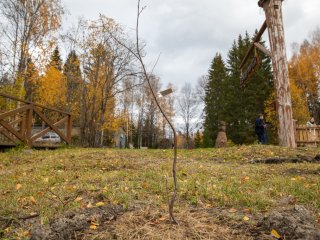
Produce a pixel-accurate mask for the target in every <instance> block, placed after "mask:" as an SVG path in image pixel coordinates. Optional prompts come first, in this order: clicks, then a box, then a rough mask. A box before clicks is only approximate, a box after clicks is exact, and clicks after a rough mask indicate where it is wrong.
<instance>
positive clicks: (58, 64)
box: [49, 47, 62, 71]
mask: <svg viewBox="0 0 320 240" xmlns="http://www.w3.org/2000/svg"><path fill="white" fill-rule="evenodd" d="M49 66H53V67H55V68H57V69H58V70H59V71H61V70H62V59H61V56H60V51H59V48H58V47H56V48H55V49H54V50H53V53H52V55H51V58H50V63H49Z"/></svg>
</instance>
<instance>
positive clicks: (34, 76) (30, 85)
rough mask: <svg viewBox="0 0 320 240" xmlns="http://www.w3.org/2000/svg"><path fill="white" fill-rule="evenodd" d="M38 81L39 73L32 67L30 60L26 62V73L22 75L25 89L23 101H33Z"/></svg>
mask: <svg viewBox="0 0 320 240" xmlns="http://www.w3.org/2000/svg"><path fill="white" fill-rule="evenodd" d="M38 79H39V72H38V70H37V68H36V66H35V65H34V63H33V61H32V59H31V58H29V59H28V60H27V67H26V72H25V74H24V88H25V99H26V100H28V101H34V100H35V98H36V96H35V91H36V88H37V82H38Z"/></svg>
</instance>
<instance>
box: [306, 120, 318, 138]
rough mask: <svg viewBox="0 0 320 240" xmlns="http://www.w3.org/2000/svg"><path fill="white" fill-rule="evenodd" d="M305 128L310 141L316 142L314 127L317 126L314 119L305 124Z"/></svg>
mask: <svg viewBox="0 0 320 240" xmlns="http://www.w3.org/2000/svg"><path fill="white" fill-rule="evenodd" d="M306 125H307V127H308V128H309V136H310V139H309V140H310V141H315V140H318V139H317V138H318V137H317V134H316V128H315V127H316V126H317V124H316V123H315V121H314V118H313V117H312V118H310V120H309V121H308V122H307V124H306Z"/></svg>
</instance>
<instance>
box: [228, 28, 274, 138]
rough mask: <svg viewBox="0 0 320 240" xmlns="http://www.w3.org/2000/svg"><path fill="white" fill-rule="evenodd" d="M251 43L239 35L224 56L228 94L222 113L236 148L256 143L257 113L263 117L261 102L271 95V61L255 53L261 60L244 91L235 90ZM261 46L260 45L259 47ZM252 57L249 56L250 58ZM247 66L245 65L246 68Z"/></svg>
mask: <svg viewBox="0 0 320 240" xmlns="http://www.w3.org/2000/svg"><path fill="white" fill-rule="evenodd" d="M251 43H252V40H251V39H250V36H249V35H248V34H246V35H245V37H244V38H243V37H242V36H241V35H239V37H238V40H237V42H234V44H233V46H232V48H231V50H230V51H229V54H228V59H227V68H228V75H229V78H228V84H227V85H228V88H227V89H228V92H227V93H226V94H225V96H226V98H227V99H226V102H227V106H226V108H225V110H226V111H227V113H228V114H226V120H225V121H226V122H227V123H228V129H227V132H228V137H229V139H231V140H232V141H233V142H234V143H236V144H246V143H253V142H254V141H255V139H256V136H255V133H254V122H255V119H256V118H257V116H258V115H259V114H260V113H264V102H265V101H267V99H268V98H269V96H270V95H271V94H272V92H273V77H272V72H271V60H270V59H269V58H267V57H266V56H265V55H264V54H263V53H261V52H255V53H254V54H258V56H259V58H260V59H261V63H260V65H259V66H258V67H257V69H256V71H255V72H254V73H253V74H252V75H251V77H250V79H249V81H248V83H247V84H246V86H245V87H244V88H240V87H239V82H240V78H241V71H240V68H239V67H240V64H241V61H242V59H243V58H244V56H245V54H246V53H247V51H248V49H249V47H250V45H251ZM261 44H263V43H261ZM251 57H253V55H252V56H251ZM249 64H250V61H249V62H248V63H247V65H246V66H245V67H244V69H246V67H247V66H248V65H249Z"/></svg>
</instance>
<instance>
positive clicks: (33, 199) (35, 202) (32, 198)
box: [30, 196, 37, 205]
mask: <svg viewBox="0 0 320 240" xmlns="http://www.w3.org/2000/svg"><path fill="white" fill-rule="evenodd" d="M30 201H31V202H32V204H34V205H36V204H37V201H36V199H35V198H34V197H33V196H30Z"/></svg>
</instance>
